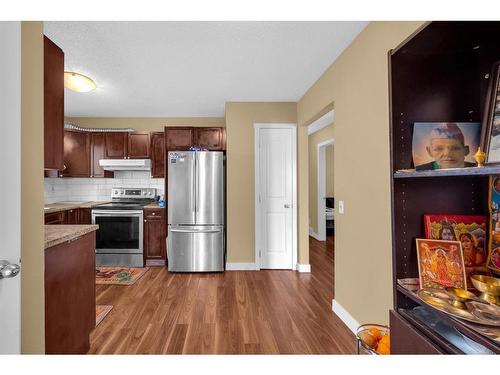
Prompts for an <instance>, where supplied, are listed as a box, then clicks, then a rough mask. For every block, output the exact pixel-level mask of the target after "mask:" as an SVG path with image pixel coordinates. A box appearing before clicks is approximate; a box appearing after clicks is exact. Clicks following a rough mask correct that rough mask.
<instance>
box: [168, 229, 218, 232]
mask: <svg viewBox="0 0 500 375" xmlns="http://www.w3.org/2000/svg"><path fill="white" fill-rule="evenodd" d="M170 231H171V232H178V233H218V232H220V229H207V230H189V229H171V230H170Z"/></svg>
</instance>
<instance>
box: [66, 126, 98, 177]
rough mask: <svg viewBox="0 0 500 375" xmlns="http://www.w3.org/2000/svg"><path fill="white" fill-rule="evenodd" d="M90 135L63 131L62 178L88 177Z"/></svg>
mask: <svg viewBox="0 0 500 375" xmlns="http://www.w3.org/2000/svg"><path fill="white" fill-rule="evenodd" d="M90 137H91V134H90V133H85V132H79V131H73V130H65V131H64V168H63V171H62V175H63V176H64V177H90V174H91V173H90V172H91V171H90Z"/></svg>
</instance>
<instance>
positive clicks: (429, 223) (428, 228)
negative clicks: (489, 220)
mask: <svg viewBox="0 0 500 375" xmlns="http://www.w3.org/2000/svg"><path fill="white" fill-rule="evenodd" d="M424 227H425V237H426V238H428V239H434V240H448V241H460V243H461V244H462V257H463V259H464V266H465V273H466V274H467V285H469V287H470V288H473V286H472V282H470V279H469V277H470V275H471V274H472V273H474V272H482V273H484V272H487V271H488V267H487V260H488V253H489V252H488V244H487V243H486V217H485V216H475V215H474V216H473V215H429V214H428V215H424Z"/></svg>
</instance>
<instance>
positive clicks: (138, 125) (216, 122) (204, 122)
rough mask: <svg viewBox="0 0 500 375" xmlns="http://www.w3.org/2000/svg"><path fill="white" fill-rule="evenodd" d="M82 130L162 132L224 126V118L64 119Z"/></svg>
mask: <svg viewBox="0 0 500 375" xmlns="http://www.w3.org/2000/svg"><path fill="white" fill-rule="evenodd" d="M65 120H66V121H68V122H70V123H72V124H75V125H80V126H82V127H84V128H133V129H135V130H137V131H163V128H164V127H165V126H216V127H219V126H225V123H224V117H126V118H125V117H124V118H122V117H66V118H65Z"/></svg>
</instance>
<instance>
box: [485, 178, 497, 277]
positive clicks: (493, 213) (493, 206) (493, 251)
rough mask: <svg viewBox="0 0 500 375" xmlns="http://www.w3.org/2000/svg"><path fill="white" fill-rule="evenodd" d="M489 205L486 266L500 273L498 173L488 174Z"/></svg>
mask: <svg viewBox="0 0 500 375" xmlns="http://www.w3.org/2000/svg"><path fill="white" fill-rule="evenodd" d="M489 185H490V186H489V206H490V228H491V236H490V241H489V244H488V248H489V256H488V260H487V265H488V268H489V269H491V270H492V271H494V272H496V273H500V175H496V176H490V181H489Z"/></svg>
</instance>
